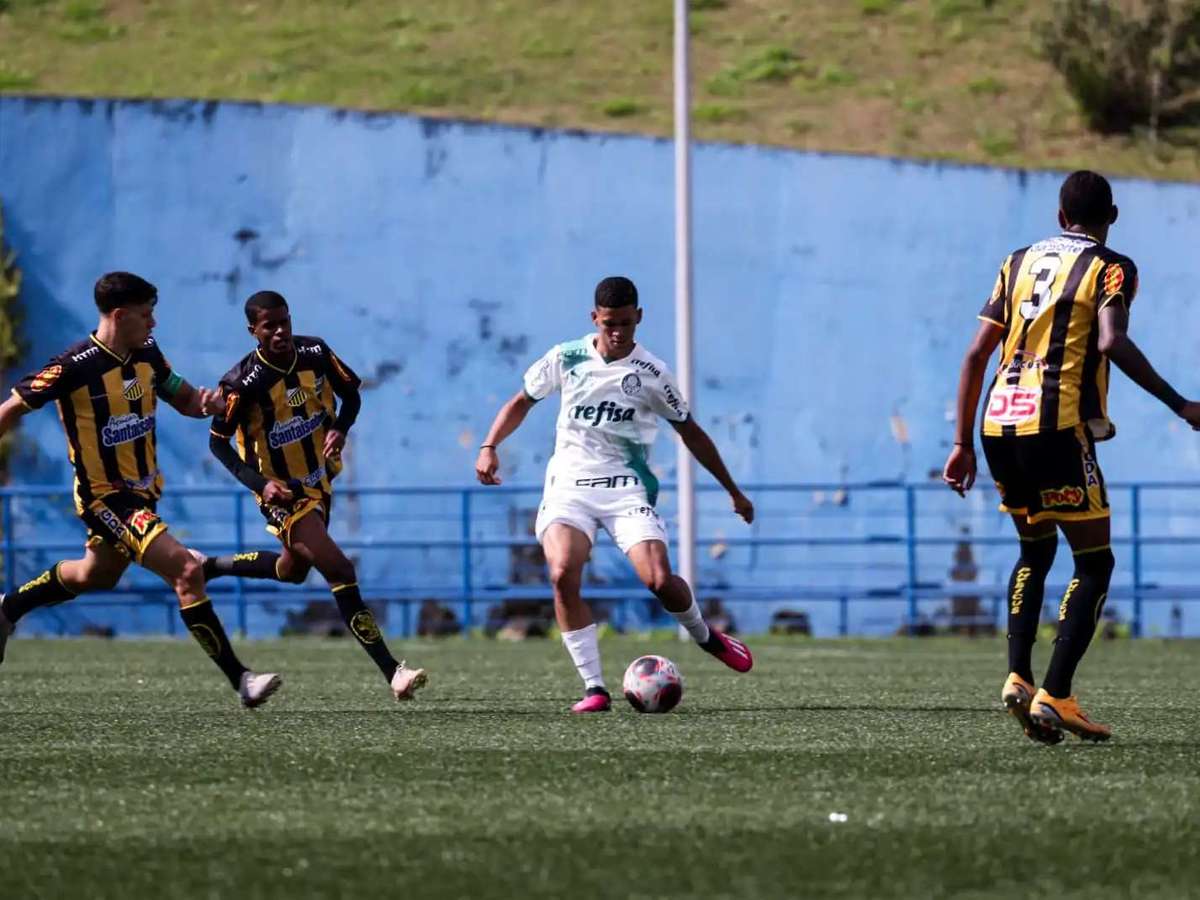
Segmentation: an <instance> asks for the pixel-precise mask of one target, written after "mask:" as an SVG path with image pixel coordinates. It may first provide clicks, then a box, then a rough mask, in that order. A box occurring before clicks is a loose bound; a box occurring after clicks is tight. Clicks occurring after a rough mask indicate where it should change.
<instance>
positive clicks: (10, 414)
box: [0, 394, 29, 437]
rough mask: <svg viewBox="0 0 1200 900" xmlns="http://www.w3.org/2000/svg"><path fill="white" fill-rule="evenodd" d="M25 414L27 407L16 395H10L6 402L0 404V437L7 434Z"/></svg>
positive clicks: (27, 410)
mask: <svg viewBox="0 0 1200 900" xmlns="http://www.w3.org/2000/svg"><path fill="white" fill-rule="evenodd" d="M27 412H29V407H28V406H26V405H25V404H24V403H22V402H21V398H20V397H18V396H17V395H16V394H10V395H9V398H8V399H7V400H5V401H4V402H3V403H0V437H3V436H4V435H6V434H8V431H9V429H10V428H12V427H13V426H14V425H16V424H17V420H18V419H19V418H21V416H23V415H25V413H27Z"/></svg>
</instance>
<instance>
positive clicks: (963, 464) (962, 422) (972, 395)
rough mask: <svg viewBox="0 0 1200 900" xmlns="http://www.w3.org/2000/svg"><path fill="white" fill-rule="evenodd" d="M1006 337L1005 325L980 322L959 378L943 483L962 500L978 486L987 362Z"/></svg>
mask: <svg viewBox="0 0 1200 900" xmlns="http://www.w3.org/2000/svg"><path fill="white" fill-rule="evenodd" d="M1003 336H1004V326H1003V325H999V324H997V323H996V322H993V321H990V320H988V319H983V320H981V321H980V323H979V330H978V331H976V332H975V338H974V339H973V340H972V341H971V346H970V347H968V348H967V355H966V356H964V357H963V363H962V369H961V370H960V371H959V374H958V402H957V410H958V415H957V424H956V425H955V428H954V448H953V449H952V450H951V451H950V456H949V458H948V459H947V460H946V467H945V468H944V469H943V470H942V481H944V482H946V484H948V485H949V486H950V487H951V488H953V489H954V490H955V491H957V492H958V494H959V496H964V495H965V494H966V493H967V491H969V490H970V489H971V486H972V485H973V484H974V483H975V471H976V460H975V411H976V410H977V409H979V395H980V394H981V393H982V392H983V376H984V375H985V374H986V373H987V366H988V360H989V359H991V358H992V354H993V353H994V352H995V350H996V347H997V345H998V344H999V343H1000V338H1001V337H1003Z"/></svg>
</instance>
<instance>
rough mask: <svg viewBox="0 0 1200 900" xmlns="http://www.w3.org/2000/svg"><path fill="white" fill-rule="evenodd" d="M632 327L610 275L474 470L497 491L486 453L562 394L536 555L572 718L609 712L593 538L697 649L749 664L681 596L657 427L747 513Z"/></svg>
mask: <svg viewBox="0 0 1200 900" xmlns="http://www.w3.org/2000/svg"><path fill="white" fill-rule="evenodd" d="M641 321H642V310H641V308H640V307H639V306H638V294H637V288H636V287H634V284H633V282H632V281H630V280H629V279H628V278H623V277H619V276H618V277H612V278H605V279H604V280H603V281H601V282H600V283H599V284H598V285H597V286H596V298H595V309H593V310H592V322H593V323H594V324H595V325H596V331H595V333H592V334H588V335H587V336H586V337H583V338H581V339H580V340H577V341H568V342H566V343H564V344H559V345H557V346H556V347H554V348H553V349H552V350H550V352H549V353H547V354H546V355H545V356H543V357H542V358H541V359H539V360H538V361H537V362H535V363H534V364H533V366H531V367H530V369H529V371H527V372H526V373H525V384H524V387H523V388H522V390H520V391H518V392H517V393H516V394H515V395H514V396H513V398H512V399H511V400H509V401H508V402H507V403H505V404H504V406H503V407H501V409H500V412H499V413H497V414H496V418H495V421H493V422H492V427H491V428H490V429H489V430H488V434H487V437H486V438H485V439H484V442H483V445H482V446H481V447H480V449H479V457H478V459H477V460H476V462H475V474H476V476H477V477H478V478H479V481H480V482H481V483H483V484H499V483H500V477H499V475H498V471H499V468H500V460H499V457H498V456H497V454H496V448H497V447H498V446H499V445H500V443H501V442H502V441H503V440H504V439H505V438H507V437H508V436H509V435H510V434H512V433H513V432H514V431H516V429H517V428H518V426H520V424H521V423H522V422H523V421H524V420H525V416H526V415H527V414H528V413H529V410H531V409H532V408H533V406H534V404H535V403H537V402H538V401H539V400H543V399H545V398H546V397H549V396H550V395H551V394H553V393H554V392H555V391H559V392H561V394H562V406H561V408H560V410H559V414H558V432H557V438H556V441H555V446H554V456H553V457H552V458H551V460H550V462H549V464H548V465H547V467H546V488H545V492H544V494H543V495H542V504H541V507H540V508H539V510H538V517H537V525H536V534H537V539H538V541H539V542H540V543H541V545H542V548H543V549H544V550H545V553H546V564H547V567H548V568H549V570H550V583H551V584H552V585H553V587H554V614H555V617H556V618H557V620H558V627H559V630H560V631H561V632H562V637H563V643H564V644H565V645H566V647H567V652H568V653H569V654H570V655H571V660H572V661H573V662H574V663H575V668H576V669H577V670H578V671H579V675H580V677H581V678H582V679H583V683H584V697H583V699H582V700H580V701H579V702H578V703H576V704H575V705H574V706H573V707H572V711H573V712H577V713H590V712H604V711H605V710H608V709H610V708H611V707H612V698H611V696H610V695H609V692H608V688H607V687H605V684H604V676H603V675H602V674H601V671H600V648H599V646H598V644H597V641H596V626H595V624H594V623H593V621H592V613H591V610H590V609H589V608H588V606H587V604H586V603H584V602H583V598H582V597H581V596H580V586H581V583H582V579H583V566H584V564H585V563H586V562H587V560H588V557H589V556H590V555H591V549H592V543H593V542H594V541H595V537H596V529H597V528H603V529H604V530H605V531H607V532H608V533H609V534H610V535H612V538H613V540H614V541H615V542H616V544H617V546H618V547H620V548H621V552H623V553H624V554H625V555H626V556H628V557H629V560H630V562H632V563H633V567H634V569H636V570H637V574H638V577H639V578H641V580H642V581H643V582H644V583H645V585H646V587H648V588H649V589H650V590H651V591H652V592H653V593H654V595H655V596H656V597H657V598H658V599H659V601H660V602H661V603H662V605H663V608H664V609H666V610H667V612H669V613H671V615H672V616H674V617H675V619H676V620H677V621H678V622H679V624H680V625H682V626H683V627H684V628H685V629H686V630H687V632H688V634H690V635H691V636H692V638H693V639H694V640H695V641H696V643H697V644H699V645H700V646H701V647H702V648H703V649H704V650H707V651H708V652H709V653H711V654H712V655H713V656H715V657H716V658H717V659H719V660H721V662H723V663H725V665H727V666H729V668H731V669H734V670H735V671H737V672H749V671H750V668H751V666H753V664H754V660H753V658H752V657H751V655H750V651H749V650H748V649H747V647H746V645H745V644H743V643H742V642H741V641H738V640H735V639H734V638H731V637H729V636H727V635H724V634H722V633H720V632H719V631H716V630H715V629H711V628H709V626H708V623H706V622H705V621H704V617H703V616H702V615H701V614H700V608H699V607H698V606H697V605H696V600H695V598H694V597H693V596H692V591H691V588H690V587H689V586H688V584H687V582H686V581H684V580H683V579H682V578H680V577H679V576H678V575H675V574H673V573H672V571H671V563H670V559H669V558H668V556H667V530H666V525H665V523H664V522H663V520H662V517H661V516H659V514H658V513H657V512H656V511H655V509H654V505H655V502H656V501H657V498H658V479H657V478H655V477H654V474H653V473H652V472H651V471H650V467H649V464H648V454H649V450H650V446H651V445H652V444H653V443H654V438H655V435H656V434H657V433H658V419H659V418H660V417H661V418H664V419H666V420H667V421H668V422H670V423H671V427H673V428H674V429H675V431H676V432H678V434H679V436H680V438H682V440H683V442H684V444H685V445H686V446H687V448H688V450H690V451H691V453H692V455H693V456H694V457H695V458H696V460H697V461H698V462H699V463H700V464H701V465H702V466H704V468H706V469H708V471H709V472H711V473H712V475H713V477H714V478H716V479H717V481H718V482H720V483H721V486H722V487H724V488H725V490H727V491H728V492H729V496H730V498H731V499H732V501H733V509H734V512H736V513H737V514H738V515H739V516H741V517H742V519H744V520H745V521H746V522H752V521H753V520H754V505H753V504H752V503H751V502H750V500H749V499H748V498H747V497H746V495H745V494H743V493H742V492H741V491H740V490H739V489H738V486H737V484H735V483H734V480H733V478H732V477H731V476H730V474H729V471H728V470H727V469H726V468H725V463H724V462H723V461H722V460H721V454H720V453H719V452H718V451H717V448H716V446H715V445H714V444H713V442H712V439H711V438H710V437H709V436H708V435H707V434H706V433H705V431H704V429H702V428H701V427H700V426H699V425H698V424H696V421H695V420H694V419H693V418H692V417H691V415H690V413H689V412H688V407H687V404H686V403H685V401H684V398H683V396H682V394H681V393H680V391H679V388H678V387H677V386H676V384H675V379H674V377H673V376H672V375H671V373H670V371H669V370H668V369H667V367H666V365H665V364H664V363H663V361H662V360H660V359H659V358H658V357H657V356H654V355H653V354H652V353H650V352H649V351H647V350H646V349H645V348H644V347H643V346H641V345H640V344H638V343H636V342H635V341H634V332H635V331H636V330H637V326H638V325H639V324H640V323H641Z"/></svg>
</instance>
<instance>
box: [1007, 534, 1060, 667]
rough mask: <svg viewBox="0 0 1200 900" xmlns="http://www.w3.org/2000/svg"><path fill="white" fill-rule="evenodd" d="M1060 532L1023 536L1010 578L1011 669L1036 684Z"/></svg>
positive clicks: (1009, 625) (1009, 628) (1009, 651)
mask: <svg viewBox="0 0 1200 900" xmlns="http://www.w3.org/2000/svg"><path fill="white" fill-rule="evenodd" d="M1057 549H1058V534H1057V532H1055V533H1052V534H1049V535H1047V536H1046V537H1043V538H1037V539H1035V540H1028V539H1026V538H1022V539H1021V557H1020V559H1018V560H1017V564H1016V565H1015V566H1014V567H1013V571H1012V576H1011V577H1010V578H1009V579H1008V671H1010V672H1016V673H1017V674H1018V675H1020V676H1021V677H1022V678H1024V679H1025V680H1026V681H1028V682H1029V683H1030V684H1033V645H1034V642H1035V641H1037V631H1038V623H1039V622H1040V621H1041V618H1042V600H1043V599H1044V598H1045V596H1046V576H1047V575H1048V574H1050V567H1051V566H1052V565H1054V553H1055V551H1056V550H1057Z"/></svg>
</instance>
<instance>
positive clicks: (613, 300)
mask: <svg viewBox="0 0 1200 900" xmlns="http://www.w3.org/2000/svg"><path fill="white" fill-rule="evenodd" d="M596 305H597V306H602V307H604V308H606V309H616V308H618V307H621V306H637V305H638V293H637V288H636V287H635V286H634V284H633V282H632V281H630V280H629V279H628V278H626V277H625V276H624V275H610V276H609V277H608V278H605V279H602V280H601V282H600V283H599V284H598V285H596Z"/></svg>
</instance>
